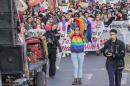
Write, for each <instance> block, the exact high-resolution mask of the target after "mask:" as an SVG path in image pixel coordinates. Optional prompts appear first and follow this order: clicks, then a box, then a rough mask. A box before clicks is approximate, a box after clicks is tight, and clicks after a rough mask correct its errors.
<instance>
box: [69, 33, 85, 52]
mask: <svg viewBox="0 0 130 86" xmlns="http://www.w3.org/2000/svg"><path fill="white" fill-rule="evenodd" d="M83 51H84V42H83V37H82V36H81V35H75V34H74V35H72V37H71V52H76V53H79V52H83Z"/></svg>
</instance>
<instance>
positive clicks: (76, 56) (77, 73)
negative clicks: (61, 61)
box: [71, 53, 84, 78]
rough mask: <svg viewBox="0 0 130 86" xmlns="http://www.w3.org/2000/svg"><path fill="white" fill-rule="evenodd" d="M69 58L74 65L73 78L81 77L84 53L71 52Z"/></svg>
mask: <svg viewBox="0 0 130 86" xmlns="http://www.w3.org/2000/svg"><path fill="white" fill-rule="evenodd" d="M71 60H72V63H73V66H74V78H82V74H83V62H84V53H71Z"/></svg>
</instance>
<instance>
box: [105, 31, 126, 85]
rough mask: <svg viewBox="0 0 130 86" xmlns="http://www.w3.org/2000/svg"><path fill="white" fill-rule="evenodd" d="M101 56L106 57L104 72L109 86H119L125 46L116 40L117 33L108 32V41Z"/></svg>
mask: <svg viewBox="0 0 130 86" xmlns="http://www.w3.org/2000/svg"><path fill="white" fill-rule="evenodd" d="M103 54H104V56H105V57H107V60H106V70H107V72H108V76H109V86H121V78H122V71H123V69H124V64H125V63H124V56H125V44H124V43H123V42H122V41H121V40H119V39H117V31H116V30H115V29H112V30H111V31H110V39H109V40H108V41H107V42H106V43H105V45H104V48H103Z"/></svg>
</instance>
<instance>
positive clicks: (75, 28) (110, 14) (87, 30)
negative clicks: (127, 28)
mask: <svg viewBox="0 0 130 86" xmlns="http://www.w3.org/2000/svg"><path fill="white" fill-rule="evenodd" d="M20 1H21V2H22V3H23V2H24V1H23V0H20ZM86 5H88V6H85V7H83V6H82V5H81V4H80V2H70V3H69V4H68V8H67V9H65V10H67V11H66V12H65V11H63V10H64V9H63V8H62V7H55V9H54V10H50V9H49V3H48V2H47V1H46V0H43V2H41V3H39V4H37V5H35V6H33V7H30V6H29V5H28V2H27V1H26V2H24V4H23V6H24V11H23V9H22V10H21V9H18V14H19V16H18V17H19V19H20V23H22V25H23V27H24V29H25V30H24V33H26V32H28V31H29V30H31V29H32V30H34V29H35V30H43V31H44V34H43V36H45V37H46V38H47V40H48V52H49V54H48V55H49V56H48V58H49V63H50V67H49V76H50V77H52V78H53V77H54V76H55V72H56V67H57V69H59V64H60V59H61V57H62V55H63V56H64V55H65V54H63V53H62V49H61V47H60V42H61V40H64V39H66V38H67V37H70V39H71V52H72V63H73V65H74V68H75V70H74V82H73V83H72V85H75V84H81V83H82V82H81V79H82V66H83V61H84V53H83V44H84V43H85V42H88V43H89V42H90V43H91V42H93V40H92V39H93V36H92V32H93V31H96V30H98V29H97V28H100V29H101V28H105V27H108V26H109V25H110V24H111V23H112V22H113V21H123V20H127V19H128V18H127V7H128V5H127V3H125V2H118V3H113V4H110V3H107V4H99V3H98V2H96V3H87V4H86ZM77 40H78V41H77ZM97 53H99V52H98V51H97ZM56 54H57V55H56ZM56 57H57V58H58V59H57V64H55V63H56ZM75 57H77V59H76V58H75ZM81 57H82V58H81ZM78 62H79V64H78ZM55 65H56V67H55Z"/></svg>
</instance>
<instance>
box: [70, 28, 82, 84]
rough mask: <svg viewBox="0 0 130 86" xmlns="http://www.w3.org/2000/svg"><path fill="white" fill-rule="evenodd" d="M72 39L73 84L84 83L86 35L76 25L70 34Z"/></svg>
mask: <svg viewBox="0 0 130 86" xmlns="http://www.w3.org/2000/svg"><path fill="white" fill-rule="evenodd" d="M70 39H71V60H72V63H73V66H74V81H73V82H72V85H80V84H82V75H83V62H84V37H83V35H82V34H80V28H79V27H78V26H76V27H75V29H74V32H72V33H71V34H70Z"/></svg>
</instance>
